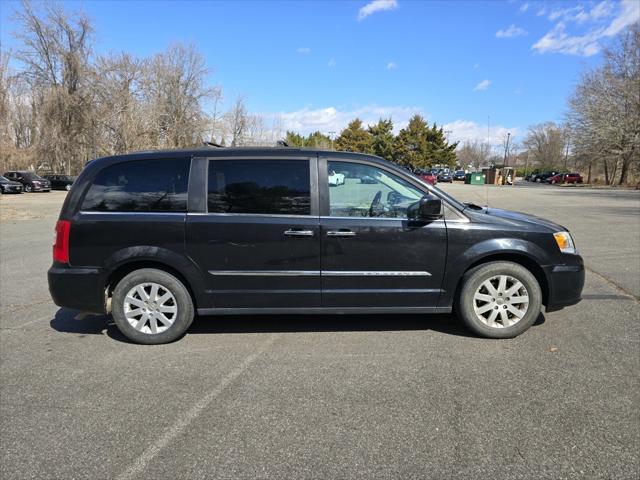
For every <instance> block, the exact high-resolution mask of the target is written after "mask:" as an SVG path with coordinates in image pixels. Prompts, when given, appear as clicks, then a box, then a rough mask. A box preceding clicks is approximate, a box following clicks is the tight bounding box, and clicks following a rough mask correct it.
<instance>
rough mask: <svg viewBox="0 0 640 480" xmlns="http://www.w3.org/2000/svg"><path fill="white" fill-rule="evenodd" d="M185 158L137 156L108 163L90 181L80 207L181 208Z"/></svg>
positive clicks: (184, 193) (184, 205) (186, 176)
mask: <svg viewBox="0 0 640 480" xmlns="http://www.w3.org/2000/svg"><path fill="white" fill-rule="evenodd" d="M189 164H190V160H189V159H176V160H140V161H135V162H125V163H118V164H116V165H112V166H110V167H107V168H105V169H104V170H102V171H101V172H100V173H99V174H98V175H97V176H96V178H95V180H94V181H93V184H92V185H91V188H90V189H89V191H88V192H87V196H86V197H85V199H84V203H83V204H82V210H97V211H107V212H112V211H120V212H137V211H143V212H184V211H186V210H187V186H188V181H189Z"/></svg>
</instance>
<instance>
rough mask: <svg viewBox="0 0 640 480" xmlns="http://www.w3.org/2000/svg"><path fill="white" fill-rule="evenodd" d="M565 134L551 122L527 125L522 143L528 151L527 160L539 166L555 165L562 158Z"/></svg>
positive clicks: (559, 162) (558, 163)
mask: <svg viewBox="0 0 640 480" xmlns="http://www.w3.org/2000/svg"><path fill="white" fill-rule="evenodd" d="M565 141H566V135H564V133H563V129H562V127H559V126H558V125H556V124H555V123H553V122H545V123H539V124H537V125H532V126H530V127H529V131H528V132H527V135H526V136H525V138H524V140H523V141H522V144H523V146H524V148H525V149H526V150H527V151H528V153H529V161H530V162H531V163H533V164H537V165H538V166H540V167H557V166H559V165H560V164H561V163H562V161H563V158H564V147H565Z"/></svg>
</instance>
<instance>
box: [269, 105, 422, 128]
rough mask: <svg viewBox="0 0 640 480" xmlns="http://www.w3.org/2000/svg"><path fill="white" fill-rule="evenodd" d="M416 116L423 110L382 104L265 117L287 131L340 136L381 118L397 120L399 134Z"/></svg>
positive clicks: (300, 111)
mask: <svg viewBox="0 0 640 480" xmlns="http://www.w3.org/2000/svg"><path fill="white" fill-rule="evenodd" d="M415 114H420V115H422V116H425V114H424V112H423V110H422V109H421V108H420V107H403V106H379V105H367V106H364V107H359V108H355V109H346V110H340V109H338V108H336V107H326V108H318V109H311V108H303V109H301V110H295V111H291V112H272V113H265V114H263V115H264V117H266V118H267V119H269V120H272V121H277V123H278V124H280V125H282V128H283V130H284V131H286V130H293V131H295V132H298V133H302V134H305V135H306V134H309V133H313V132H315V131H317V130H319V131H321V132H324V133H327V132H336V135H337V134H338V133H339V132H340V131H341V130H342V129H343V128H344V127H346V126H347V124H348V123H349V122H350V121H351V120H353V119H355V118H359V119H360V120H362V122H363V123H364V125H365V126H366V125H372V124H374V123H377V122H378V120H379V119H380V118H389V117H390V118H391V119H392V120H393V125H394V130H395V131H396V132H397V131H399V130H400V129H401V128H404V127H405V126H406V125H407V123H409V119H410V118H411V117H412V116H413V115H415Z"/></svg>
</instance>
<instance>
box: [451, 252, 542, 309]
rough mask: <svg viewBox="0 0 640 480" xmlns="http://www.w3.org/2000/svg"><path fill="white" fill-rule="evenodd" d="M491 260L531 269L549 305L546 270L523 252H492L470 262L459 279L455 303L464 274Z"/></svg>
mask: <svg viewBox="0 0 640 480" xmlns="http://www.w3.org/2000/svg"><path fill="white" fill-rule="evenodd" d="M491 262H512V263H516V264H518V265H520V266H522V267H524V268H526V269H527V270H529V271H530V272H531V273H532V274H533V276H534V277H535V278H536V280H537V282H538V284H539V285H540V290H541V291H542V304H543V305H545V306H546V305H547V302H548V300H549V280H548V279H547V276H546V274H545V272H544V270H543V269H542V267H541V266H540V265H539V264H538V263H537V262H536V261H535V260H534V259H533V258H531V257H529V256H527V255H525V254H522V253H514V252H497V253H490V254H487V255H485V256H483V257H481V258H478V259H476V260H475V261H474V262H472V263H470V264H469V265H468V266H467V268H466V269H465V270H464V272H463V273H462V275H460V278H459V279H458V283H457V285H456V290H455V294H454V304H456V303H457V301H458V298H459V297H460V290H461V289H462V280H463V278H464V275H465V274H466V273H467V272H468V271H469V270H471V269H473V268H476V267H478V266H479V265H484V264H487V263H491Z"/></svg>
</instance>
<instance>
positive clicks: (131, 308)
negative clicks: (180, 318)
mask: <svg viewBox="0 0 640 480" xmlns="http://www.w3.org/2000/svg"><path fill="white" fill-rule="evenodd" d="M177 314H178V304H177V303H176V298H175V297H174V296H173V294H172V293H171V292H170V291H169V290H168V289H167V288H165V287H163V286H162V285H160V284H158V283H151V282H150V283H141V284H139V285H136V286H135V287H133V288H132V289H131V290H129V292H128V293H127V295H126V296H125V297H124V316H125V317H126V319H127V321H128V322H129V325H131V326H132V327H133V328H135V329H136V330H138V331H139V332H142V333H148V334H152V335H153V334H157V333H162V332H164V331H166V330H167V329H169V328H170V327H171V325H173V322H174V321H175V320H176V317H177Z"/></svg>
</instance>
